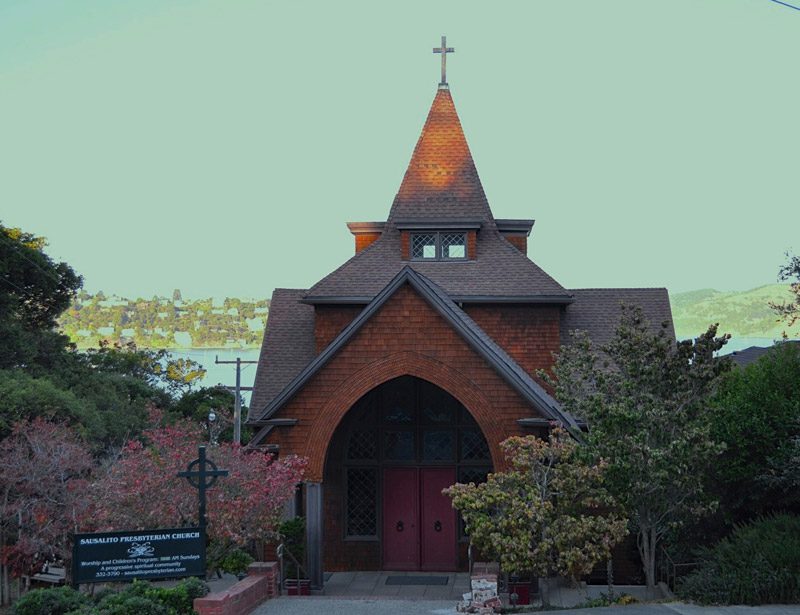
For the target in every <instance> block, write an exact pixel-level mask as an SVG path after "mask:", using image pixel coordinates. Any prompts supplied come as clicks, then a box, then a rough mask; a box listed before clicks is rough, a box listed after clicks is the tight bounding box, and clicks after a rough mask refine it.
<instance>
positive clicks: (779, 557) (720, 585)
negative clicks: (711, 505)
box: [677, 514, 800, 605]
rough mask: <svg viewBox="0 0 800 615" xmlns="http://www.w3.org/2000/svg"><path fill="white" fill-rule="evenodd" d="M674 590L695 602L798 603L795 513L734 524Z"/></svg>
mask: <svg viewBox="0 0 800 615" xmlns="http://www.w3.org/2000/svg"><path fill="white" fill-rule="evenodd" d="M698 555H699V556H700V566H699V567H698V568H697V569H696V570H694V571H693V572H691V573H690V574H688V575H686V576H685V577H684V578H683V579H682V581H681V583H680V585H679V586H678V588H677V593H678V595H679V596H680V597H681V598H684V599H689V600H693V601H695V602H699V603H701V604H750V605H753V604H768V603H773V604H792V603H797V602H800V517H797V516H794V515H788V514H778V515H773V516H770V517H764V518H761V519H758V520H756V521H754V522H752V523H750V524H747V525H742V526H738V527H736V528H735V529H734V531H733V533H732V534H731V535H730V536H728V537H727V538H724V539H723V540H721V541H720V542H719V543H717V544H716V545H715V546H714V547H712V548H704V549H701V550H699V551H698Z"/></svg>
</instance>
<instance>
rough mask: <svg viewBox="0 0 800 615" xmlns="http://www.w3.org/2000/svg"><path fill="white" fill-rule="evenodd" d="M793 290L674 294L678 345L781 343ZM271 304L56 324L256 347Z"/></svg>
mask: <svg viewBox="0 0 800 615" xmlns="http://www.w3.org/2000/svg"><path fill="white" fill-rule="evenodd" d="M791 298H792V295H791V293H790V291H789V285H788V284H769V285H765V286H760V287H758V288H754V289H751V290H746V291H718V290H713V289H702V290H694V291H689V292H683V293H674V294H671V295H670V302H671V305H672V315H673V318H674V319H675V331H676V333H677V336H678V338H679V339H684V338H688V337H692V336H693V335H697V334H698V333H699V332H701V331H704V330H705V329H706V328H707V327H708V325H709V324H710V323H714V322H718V323H720V331H722V332H725V333H731V334H732V335H733V336H735V337H747V338H779V337H780V336H781V335H782V333H783V331H784V329H785V326H784V325H783V324H781V323H780V322H778V319H777V316H776V315H775V313H774V312H773V311H772V310H771V309H770V307H769V304H770V302H772V303H781V302H784V301H791ZM268 313H269V299H240V298H236V297H226V298H224V299H218V298H207V299H196V300H186V301H184V300H183V299H182V298H181V296H180V292H179V291H176V292H175V293H173V297H171V298H170V297H152V298H151V299H143V298H136V299H130V298H127V297H120V296H117V295H110V296H106V295H104V294H103V293H102V292H101V293H97V294H90V293H87V292H85V291H82V292H81V293H80V294H79V295H78V297H77V299H76V300H75V301H74V303H73V304H72V306H71V307H70V309H69V310H67V312H65V313H64V314H63V315H62V317H61V318H60V320H59V324H60V326H61V330H62V331H63V332H64V333H65V334H67V335H68V336H69V337H70V339H71V340H72V341H73V342H74V343H76V344H77V345H78V347H79V348H92V347H96V346H97V344H98V343H99V342H100V341H101V340H107V341H109V342H110V343H127V342H131V341H132V342H134V343H135V344H136V345H137V346H138V347H140V348H165V349H179V348H258V347H259V346H260V345H261V339H262V337H263V334H264V327H265V325H266V319H267V315H268Z"/></svg>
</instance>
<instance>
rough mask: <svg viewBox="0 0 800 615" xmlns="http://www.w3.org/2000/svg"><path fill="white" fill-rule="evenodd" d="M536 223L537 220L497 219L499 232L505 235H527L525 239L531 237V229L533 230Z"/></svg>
mask: <svg viewBox="0 0 800 615" xmlns="http://www.w3.org/2000/svg"><path fill="white" fill-rule="evenodd" d="M535 223H536V220H520V219H510V218H496V219H495V224H497V230H498V231H500V232H501V233H503V234H504V235H507V234H513V235H525V237H530V234H531V229H533V225H534V224H535Z"/></svg>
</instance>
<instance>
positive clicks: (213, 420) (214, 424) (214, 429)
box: [207, 410, 218, 446]
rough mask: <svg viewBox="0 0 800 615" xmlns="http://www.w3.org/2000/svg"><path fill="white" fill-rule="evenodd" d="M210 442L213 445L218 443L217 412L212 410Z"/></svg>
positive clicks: (209, 414)
mask: <svg viewBox="0 0 800 615" xmlns="http://www.w3.org/2000/svg"><path fill="white" fill-rule="evenodd" d="M207 423H208V442H209V444H211V446H216V445H217V431H218V430H217V413H216V412H214V411H213V410H210V411H209V413H208V421H207Z"/></svg>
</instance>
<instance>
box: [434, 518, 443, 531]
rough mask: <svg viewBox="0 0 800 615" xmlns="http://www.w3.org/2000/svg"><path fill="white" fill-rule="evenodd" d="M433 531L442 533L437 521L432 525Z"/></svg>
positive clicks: (439, 522) (440, 524)
mask: <svg viewBox="0 0 800 615" xmlns="http://www.w3.org/2000/svg"><path fill="white" fill-rule="evenodd" d="M433 529H434V530H435V531H437V532H441V531H442V522H441V521H439V520H438V519H437V520H436V522H435V523H434V524H433Z"/></svg>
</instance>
